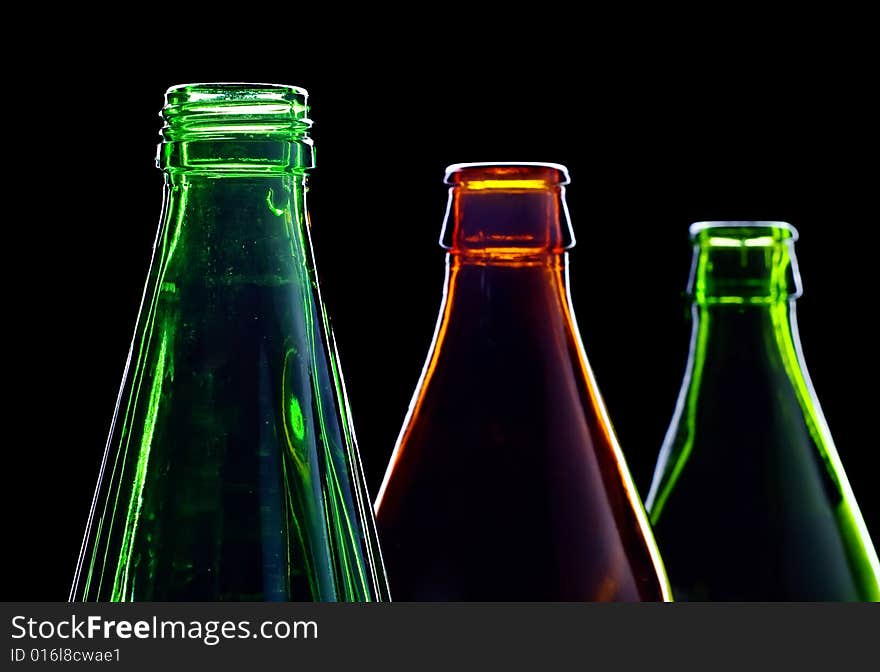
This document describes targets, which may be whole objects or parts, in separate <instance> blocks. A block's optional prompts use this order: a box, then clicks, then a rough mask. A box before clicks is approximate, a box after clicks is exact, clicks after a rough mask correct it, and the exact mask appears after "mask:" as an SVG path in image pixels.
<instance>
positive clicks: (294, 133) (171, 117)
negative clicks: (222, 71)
mask: <svg viewBox="0 0 880 672" xmlns="http://www.w3.org/2000/svg"><path fill="white" fill-rule="evenodd" d="M308 114H309V107H308V92H307V91H306V90H305V89H303V88H300V87H298V86H290V85H286V84H251V83H247V82H230V83H223V82H218V83H200V84H179V85H177V86H172V87H171V88H169V89H168V90H167V91H166V92H165V106H164V107H163V108H162V114H161V116H162V118H163V120H164V121H165V124H164V126H163V127H162V131H161V136H162V139H163V143H162V145H160V147H159V155H158V161H159V164H160V165H161V166H162V167H163V168H168V169H181V170H205V171H211V172H229V171H238V170H241V169H242V168H248V167H250V168H255V169H263V170H269V171H274V170H278V169H284V170H286V169H291V168H292V169H294V170H295V169H305V168H311V167H313V165H314V150H313V148H312V141H311V138H309V135H308V134H309V129H310V128H311V126H312V121H311V119H309V116H308Z"/></svg>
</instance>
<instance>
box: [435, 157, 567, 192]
mask: <svg viewBox="0 0 880 672" xmlns="http://www.w3.org/2000/svg"><path fill="white" fill-rule="evenodd" d="M443 181H444V182H445V183H446V184H451V185H453V186H454V187H457V188H460V189H467V190H472V191H487V190H498V191H529V190H542V189H551V188H553V187H558V186H561V185H564V184H568V183H569V182H570V178H569V175H568V169H567V168H566V167H565V166H563V165H562V164H559V163H539V162H531V161H519V162H516V161H511V162H482V163H454V164H452V165H451V166H448V167H447V168H446V176H445V178H444V180H443Z"/></svg>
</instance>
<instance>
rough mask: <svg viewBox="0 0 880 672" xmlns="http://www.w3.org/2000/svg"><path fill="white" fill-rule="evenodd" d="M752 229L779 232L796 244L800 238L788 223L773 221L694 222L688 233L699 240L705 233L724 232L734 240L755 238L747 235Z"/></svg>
mask: <svg viewBox="0 0 880 672" xmlns="http://www.w3.org/2000/svg"><path fill="white" fill-rule="evenodd" d="M750 229H752V230H753V229H770V230H774V231H779V232H780V233H783V234H784V236H783V237H784V238H786V239H788V240H790V241H791V242H795V241H796V240H797V239H798V238H799V236H800V234H799V233H798V230H797V229H796V228H795V227H794V226H792V225H791V224H789V223H788V222H783V221H773V220H754V221H752V220H730V221H725V220H706V221H701V222H694V223H693V224H691V225H690V227H689V228H688V231H689V232H690V236H691V238H697V237H698V236H699V235H700V234H701V233H703V232H704V231H709V232H718V230H724V231H725V233H726V234H728V235H730V236H733V237H734V238H739V239H747V238H752V237H753V236H751V235H749V233H747V231H748V230H750Z"/></svg>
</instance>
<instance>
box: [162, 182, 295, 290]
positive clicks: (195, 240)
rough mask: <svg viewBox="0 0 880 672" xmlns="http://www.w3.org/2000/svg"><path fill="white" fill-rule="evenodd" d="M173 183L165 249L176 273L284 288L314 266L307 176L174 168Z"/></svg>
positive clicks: (222, 282)
mask: <svg viewBox="0 0 880 672" xmlns="http://www.w3.org/2000/svg"><path fill="white" fill-rule="evenodd" d="M165 184H166V187H165V189H166V194H165V208H164V217H163V226H162V229H161V232H160V250H159V251H160V254H161V256H162V258H163V264H164V265H165V267H166V268H167V274H168V277H169V278H173V277H181V278H187V279H189V281H195V280H196V279H201V280H200V281H203V282H204V283H206V284H207V285H215V286H219V285H226V286H228V285H242V284H255V285H263V286H279V285H283V284H287V283H289V282H295V281H297V278H298V277H299V275H300V272H301V270H302V268H304V267H307V266H310V265H311V255H310V246H309V241H308V230H307V226H306V222H307V214H306V199H305V193H306V178H305V175H304V174H302V173H275V174H259V175H235V176H232V175H228V174H224V175H218V174H215V173H211V172H204V171H194V172H191V171H170V172H168V173H166V182H165ZM178 262H179V263H180V264H184V263H185V267H183V266H180V267H178Z"/></svg>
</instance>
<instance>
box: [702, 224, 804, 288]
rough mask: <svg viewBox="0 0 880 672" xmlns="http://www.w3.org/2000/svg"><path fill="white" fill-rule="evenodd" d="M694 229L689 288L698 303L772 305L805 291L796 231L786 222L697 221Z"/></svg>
mask: <svg viewBox="0 0 880 672" xmlns="http://www.w3.org/2000/svg"><path fill="white" fill-rule="evenodd" d="M690 234H691V240H692V241H693V243H694V261H693V264H692V266H691V277H690V280H689V282H688V293H689V294H690V295H691V296H692V297H693V298H694V299H695V300H696V301H698V302H699V303H703V304H740V305H741V304H769V303H774V302H776V301H780V300H790V299H795V298H797V297H798V296H800V295H801V280H800V273H799V272H798V266H797V257H796V256H795V251H794V243H795V241H796V240H797V239H798V232H797V229H795V228H794V227H793V226H792V225H791V224H789V223H788V222H771V221H713V222H696V223H694V224H691V226H690Z"/></svg>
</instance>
